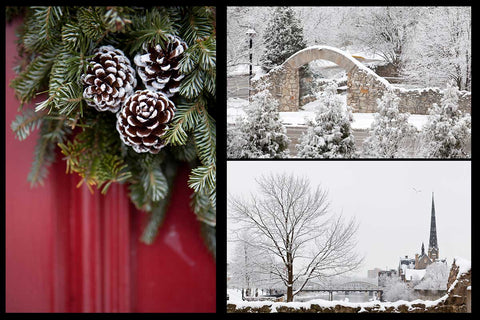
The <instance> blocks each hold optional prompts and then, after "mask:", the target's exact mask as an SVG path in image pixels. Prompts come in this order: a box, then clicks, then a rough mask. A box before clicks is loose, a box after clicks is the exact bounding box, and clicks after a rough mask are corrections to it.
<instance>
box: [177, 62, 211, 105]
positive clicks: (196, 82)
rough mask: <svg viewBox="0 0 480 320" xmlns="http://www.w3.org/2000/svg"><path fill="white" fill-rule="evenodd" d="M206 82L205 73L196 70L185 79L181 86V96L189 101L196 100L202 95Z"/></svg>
mask: <svg viewBox="0 0 480 320" xmlns="http://www.w3.org/2000/svg"><path fill="white" fill-rule="evenodd" d="M204 81H205V72H204V71H203V70H201V69H195V70H193V71H192V72H190V73H189V74H187V75H186V77H185V78H184V79H183V81H182V83H181V84H180V94H181V95H182V96H184V97H185V98H187V99H194V98H196V97H198V96H199V95H200V93H201V92H202V90H203V83H204Z"/></svg>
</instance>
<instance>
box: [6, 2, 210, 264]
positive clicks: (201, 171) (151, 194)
mask: <svg viewBox="0 0 480 320" xmlns="http://www.w3.org/2000/svg"><path fill="white" fill-rule="evenodd" d="M6 13H7V20H11V19H12V16H15V15H19V14H21V15H22V16H23V24H22V25H21V28H20V29H19V30H18V39H19V41H18V46H17V47H18V53H19V57H20V58H19V61H18V66H17V67H16V72H17V76H16V77H15V79H13V80H12V82H11V83H10V86H11V87H12V88H13V89H14V90H15V95H16V97H17V99H18V100H19V102H20V107H19V110H20V114H19V115H18V116H17V117H16V119H15V120H14V121H13V123H12V124H11V128H12V130H13V131H14V132H15V135H16V137H17V138H18V139H19V140H24V139H26V138H27V137H28V136H29V134H30V133H31V132H32V131H33V130H35V129H38V128H39V129H40V136H39V139H38V142H37V145H36V148H35V152H34V161H33V164H32V167H31V170H30V173H29V175H28V180H29V181H30V183H31V185H32V186H35V185H37V184H42V183H43V181H44V180H45V178H46V177H47V174H48V167H49V166H50V165H51V164H52V163H53V162H54V161H55V149H56V147H57V146H59V147H60V149H61V153H62V154H63V155H64V158H63V159H64V160H65V161H66V164H67V172H69V173H73V172H75V173H77V174H79V175H80V176H81V177H82V181H81V183H85V184H86V185H87V186H88V187H89V189H91V190H93V187H94V186H95V187H97V188H98V189H100V190H101V192H102V193H103V194H105V193H106V192H107V190H108V188H109V186H110V185H111V184H112V183H114V182H117V183H125V184H128V188H129V192H130V193H129V195H130V199H131V201H132V202H133V203H134V204H135V205H136V207H137V208H139V209H142V210H145V211H147V212H148V213H149V217H150V219H149V222H148V224H147V226H146V228H145V230H144V232H143V234H142V237H141V240H142V241H143V242H145V243H151V242H152V241H153V240H154V238H155V235H156V234H157V231H158V229H159V227H160V225H161V224H162V221H163V219H164V216H165V212H166V209H167V206H168V202H169V196H170V193H171V190H172V183H173V180H174V177H175V173H176V169H177V167H178V165H179V163H180V162H188V163H190V164H191V168H192V169H191V172H190V175H189V180H188V185H189V186H190V188H192V189H193V193H192V198H191V206H192V209H193V211H194V212H195V214H196V215H197V217H198V219H199V220H200V221H201V222H202V223H201V226H202V235H203V236H204V239H205V241H206V244H207V246H208V247H209V249H210V251H211V252H212V253H213V255H214V256H215V246H216V242H215V226H216V126H215V118H214V117H213V114H214V111H215V110H214V108H215V104H216V95H215V89H216V87H215V81H216V80H215V79H216V29H215V14H216V12H215V8H214V7H58V6H53V7H28V8H26V7H25V8H20V7H9V8H7V10H6ZM135 69H136V70H135ZM135 71H136V72H135ZM39 94H44V95H42V96H43V97H45V100H43V101H42V102H41V103H38V104H37V105H36V108H35V110H32V109H28V108H24V107H23V105H24V104H26V103H29V102H31V101H32V99H33V98H35V97H36V96H37V95H39ZM105 110H106V111H105ZM81 183H80V184H81Z"/></svg>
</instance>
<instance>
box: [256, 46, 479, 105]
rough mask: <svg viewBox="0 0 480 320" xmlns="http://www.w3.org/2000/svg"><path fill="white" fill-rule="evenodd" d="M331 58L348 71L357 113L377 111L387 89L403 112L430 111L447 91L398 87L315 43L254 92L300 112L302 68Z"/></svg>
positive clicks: (463, 99)
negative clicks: (264, 93) (396, 98)
mask: <svg viewBox="0 0 480 320" xmlns="http://www.w3.org/2000/svg"><path fill="white" fill-rule="evenodd" d="M319 59H323V60H327V61H330V62H333V63H335V64H337V65H338V66H340V67H341V68H343V69H344V70H345V71H346V73H347V104H348V105H349V106H350V107H352V109H353V112H376V111H377V99H378V98H381V97H382V96H383V93H384V92H385V91H386V90H387V89H391V90H394V92H395V93H396V94H397V96H398V97H399V98H400V111H402V112H410V113H412V114H427V113H428V109H429V108H430V107H431V105H432V104H433V103H440V99H441V97H442V96H443V93H442V91H441V90H440V89H438V88H429V89H403V88H398V87H394V86H393V85H391V84H390V83H389V82H388V81H387V80H385V79H384V78H382V77H380V76H378V75H377V74H376V73H375V72H373V71H372V70H371V69H369V68H367V67H366V66H364V65H363V64H362V63H361V62H359V61H358V60H357V59H355V58H354V57H352V56H351V55H350V54H349V53H347V52H344V51H342V50H340V49H337V48H334V47H329V46H312V47H309V48H306V49H303V50H300V51H298V52H297V53H295V54H294V55H292V56H291V57H290V58H288V59H287V60H286V61H285V62H284V63H283V64H282V65H280V66H278V67H276V68H274V69H272V70H271V71H270V72H269V73H268V74H266V75H264V76H262V77H261V78H260V79H258V80H256V81H254V82H253V83H252V86H253V88H252V89H253V92H254V93H255V92H258V91H261V90H264V89H268V90H269V91H270V92H271V93H272V95H273V97H274V98H276V99H277V100H278V102H279V111H298V109H299V100H300V96H299V95H300V85H299V74H298V68H300V67H301V66H303V65H305V64H307V63H309V62H311V61H314V60H319ZM459 105H460V108H461V109H462V110H463V111H466V112H470V110H471V93H470V92H467V91H462V92H461V96H460V101H459Z"/></svg>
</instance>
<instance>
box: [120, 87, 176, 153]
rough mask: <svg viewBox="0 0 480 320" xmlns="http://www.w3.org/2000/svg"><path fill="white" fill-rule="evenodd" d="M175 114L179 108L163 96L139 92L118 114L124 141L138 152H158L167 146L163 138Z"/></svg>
mask: <svg viewBox="0 0 480 320" xmlns="http://www.w3.org/2000/svg"><path fill="white" fill-rule="evenodd" d="M175 111H176V108H175V105H174V104H173V102H172V101H170V99H168V98H167V96H166V95H164V94H163V93H161V92H153V91H149V90H143V91H141V90H138V91H136V92H135V93H134V94H133V95H131V96H130V97H129V98H128V99H127V102H126V103H125V105H124V106H123V107H122V109H121V110H120V112H118V113H117V130H118V132H119V133H120V138H121V139H122V141H123V142H124V143H125V144H126V145H128V146H131V147H133V150H135V151H136V152H138V153H140V152H150V153H158V152H159V151H160V149H162V148H163V147H164V146H165V142H164V141H163V139H162V136H163V135H164V134H165V132H166V130H167V129H168V123H169V122H170V121H171V120H172V119H173V116H174V115H175Z"/></svg>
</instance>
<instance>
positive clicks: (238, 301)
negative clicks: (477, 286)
mask: <svg viewBox="0 0 480 320" xmlns="http://www.w3.org/2000/svg"><path fill="white" fill-rule="evenodd" d="M455 264H456V265H457V266H459V272H458V275H457V280H455V281H454V282H453V284H452V285H451V286H450V288H449V289H448V291H450V290H452V289H453V288H454V287H455V285H456V283H457V281H458V278H460V276H461V275H462V274H464V273H466V272H468V271H469V270H471V268H472V266H471V261H469V260H466V259H464V258H461V257H455ZM470 287H471V286H470ZM470 287H469V288H470ZM470 290H471V289H470ZM227 293H228V294H229V296H230V299H229V301H228V303H233V304H235V305H236V307H237V308H245V307H253V308H260V307H262V306H265V305H268V306H271V309H272V312H276V309H277V308H279V307H282V306H286V307H292V308H297V309H298V308H302V307H303V308H305V309H309V308H310V306H311V305H312V304H317V305H319V306H320V307H324V308H328V307H335V306H336V305H342V306H346V307H353V308H356V307H360V308H361V310H360V311H359V312H364V311H366V310H364V308H366V307H370V308H374V307H377V306H378V310H379V311H381V310H385V309H387V308H389V307H394V308H398V307H399V306H401V305H406V306H407V307H408V309H409V310H413V309H415V308H416V307H414V306H413V305H415V304H424V305H425V307H427V308H428V307H432V306H435V305H437V304H439V303H440V302H443V301H445V300H446V299H447V297H448V293H447V294H445V295H444V296H442V297H440V298H438V299H436V300H421V299H415V300H413V301H406V300H398V301H395V302H380V301H378V300H375V301H369V302H349V301H327V300H323V299H314V300H310V301H306V302H272V301H242V295H241V292H240V290H236V289H227ZM362 310H364V311H362Z"/></svg>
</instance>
